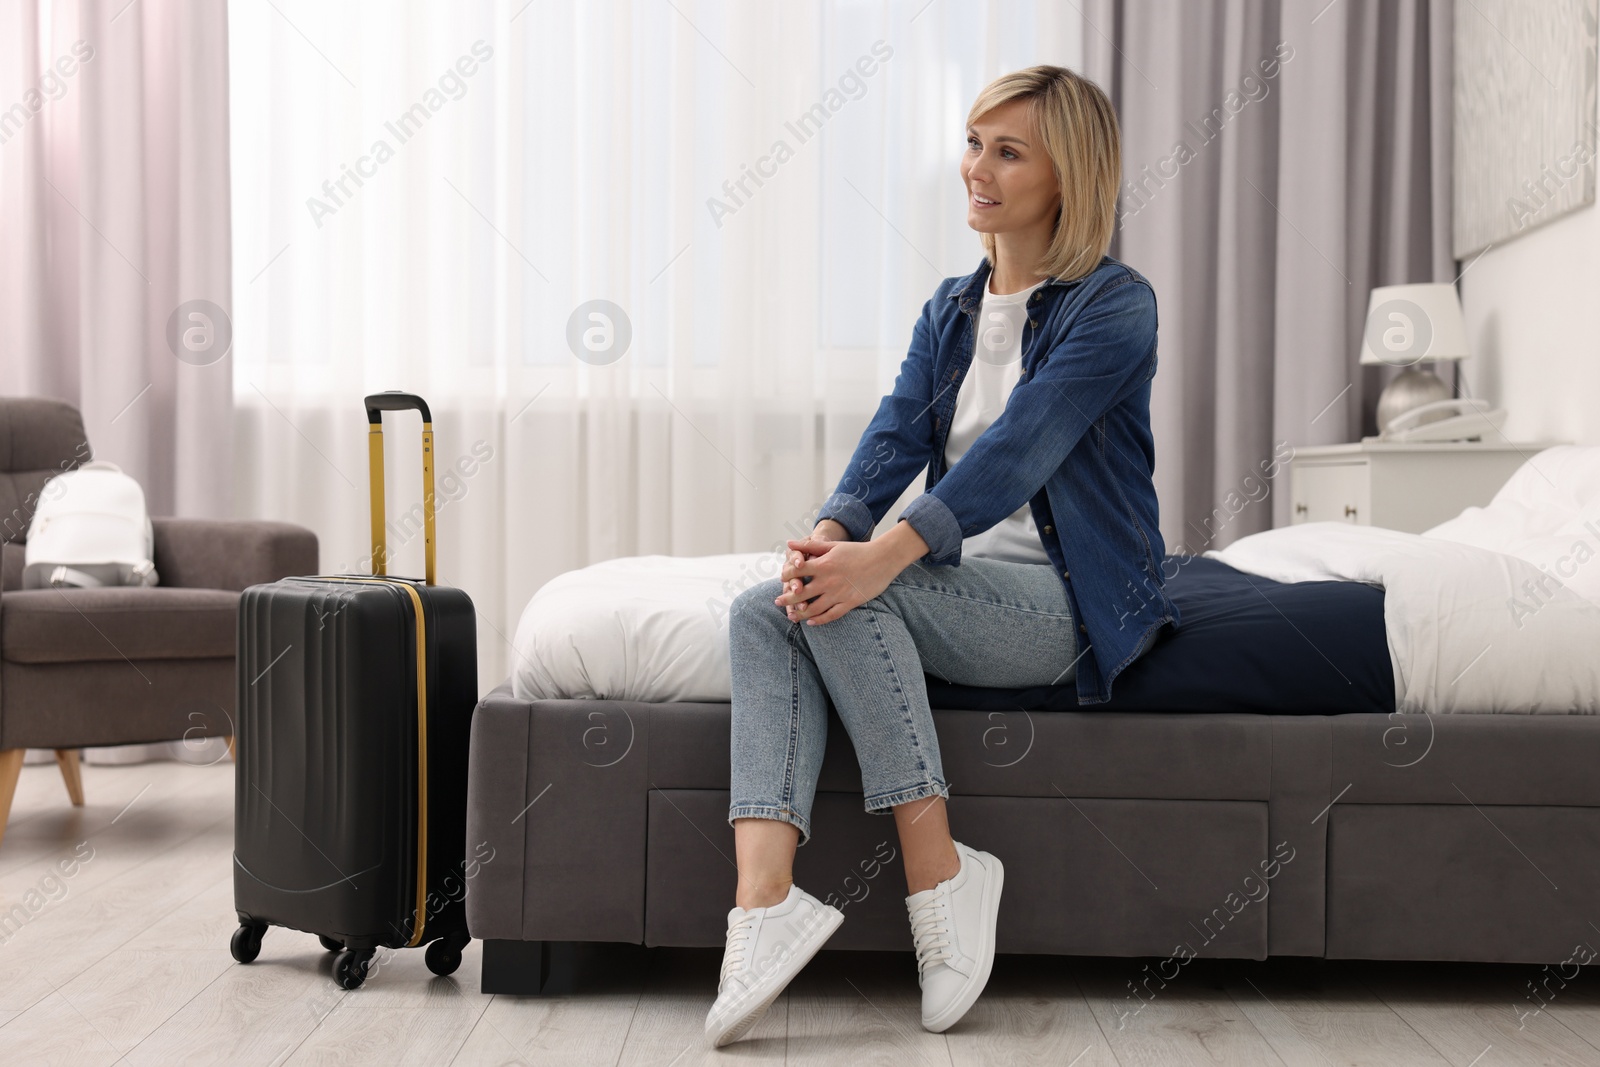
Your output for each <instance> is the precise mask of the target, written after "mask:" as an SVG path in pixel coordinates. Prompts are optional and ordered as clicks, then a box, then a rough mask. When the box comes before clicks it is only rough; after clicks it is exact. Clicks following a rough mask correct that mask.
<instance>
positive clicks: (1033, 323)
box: [1028, 319, 1039, 329]
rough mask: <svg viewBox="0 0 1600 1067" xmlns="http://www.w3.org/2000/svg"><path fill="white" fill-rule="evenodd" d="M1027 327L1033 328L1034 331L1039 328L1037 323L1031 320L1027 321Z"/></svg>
mask: <svg viewBox="0 0 1600 1067" xmlns="http://www.w3.org/2000/svg"><path fill="white" fill-rule="evenodd" d="M1028 325H1029V326H1032V327H1034V328H1035V329H1037V328H1038V326H1039V324H1038V323H1037V322H1034V321H1033V320H1032V319H1029V320H1028Z"/></svg>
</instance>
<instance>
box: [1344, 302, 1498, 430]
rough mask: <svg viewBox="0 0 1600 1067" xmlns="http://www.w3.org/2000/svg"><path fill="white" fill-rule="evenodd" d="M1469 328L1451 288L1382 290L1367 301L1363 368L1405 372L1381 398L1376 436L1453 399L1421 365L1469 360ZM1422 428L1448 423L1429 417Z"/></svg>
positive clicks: (1438, 414) (1445, 415)
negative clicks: (1414, 412) (1392, 423)
mask: <svg viewBox="0 0 1600 1067" xmlns="http://www.w3.org/2000/svg"><path fill="white" fill-rule="evenodd" d="M1470 354H1471V353H1469V352H1468V351H1467V326H1466V323H1465V322H1464V321H1463V320H1462V317H1461V298H1460V297H1459V296H1458V295H1457V294H1456V287H1455V286H1454V285H1453V284H1451V283H1448V282H1440V283H1437V284H1434V283H1429V284H1422V285H1381V286H1378V287H1377V288H1375V289H1373V290H1372V295H1371V296H1370V297H1369V298H1368V300H1367V325H1366V329H1365V330H1363V331H1362V336H1361V363H1362V365H1364V366H1366V365H1371V364H1375V363H1376V364H1387V365H1389V366H1391V367H1405V368H1406V370H1405V371H1403V372H1402V373H1400V374H1398V375H1396V376H1395V378H1394V380H1393V381H1391V382H1390V383H1389V384H1388V385H1386V386H1384V389H1383V392H1382V393H1381V394H1379V396H1378V432H1379V433H1382V432H1383V428H1384V427H1385V426H1387V425H1389V422H1390V420H1392V419H1394V418H1395V417H1396V416H1397V415H1403V414H1405V413H1406V412H1407V411H1410V410H1412V409H1413V408H1417V407H1421V406H1422V405H1423V404H1427V403H1431V402H1433V401H1435V400H1448V399H1450V393H1451V389H1450V387H1449V386H1447V385H1445V383H1444V382H1443V381H1441V380H1440V378H1439V376H1438V375H1436V374H1434V373H1433V371H1432V370H1431V369H1428V368H1423V367H1418V366H1417V364H1418V363H1424V362H1433V361H1436V360H1441V359H1466V358H1467V356H1468V355H1470ZM1429 415H1430V416H1431V417H1428V416H1423V417H1421V418H1420V422H1423V423H1426V422H1432V421H1434V420H1436V419H1443V418H1448V417H1449V413H1448V412H1444V411H1440V412H1430V413H1429Z"/></svg>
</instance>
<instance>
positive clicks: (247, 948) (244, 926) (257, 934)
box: [228, 923, 267, 963]
mask: <svg viewBox="0 0 1600 1067" xmlns="http://www.w3.org/2000/svg"><path fill="white" fill-rule="evenodd" d="M266 932H267V926H266V924H265V923H241V924H240V926H239V929H237V930H235V931H234V932H233V941H232V942H231V943H230V944H229V946H228V947H229V948H231V949H232V950H233V958H234V959H236V960H238V961H239V962H240V963H250V962H253V961H254V960H255V958H256V957H257V956H259V955H261V938H262V936H263V935H264V934H266Z"/></svg>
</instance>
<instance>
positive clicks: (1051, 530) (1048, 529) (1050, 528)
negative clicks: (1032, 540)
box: [1044, 524, 1056, 533]
mask: <svg viewBox="0 0 1600 1067" xmlns="http://www.w3.org/2000/svg"><path fill="white" fill-rule="evenodd" d="M1055 531H1056V528H1055V527H1054V526H1050V525H1048V524H1046V525H1045V528H1044V532H1045V533H1055Z"/></svg>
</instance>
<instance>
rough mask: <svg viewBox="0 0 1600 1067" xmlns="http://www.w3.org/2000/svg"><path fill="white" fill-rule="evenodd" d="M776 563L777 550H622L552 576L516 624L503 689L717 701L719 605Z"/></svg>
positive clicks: (724, 607)
mask: <svg viewBox="0 0 1600 1067" xmlns="http://www.w3.org/2000/svg"><path fill="white" fill-rule="evenodd" d="M782 566H783V552H781V551H776V552H735V553H729V554H726V555H720V556H688V557H684V556H625V557H623V558H621V559H611V560H606V561H605V562H603V563H595V564H591V565H590V566H587V567H583V568H580V569H578V570H575V571H568V572H567V573H566V574H562V575H559V576H557V577H555V578H552V579H551V580H550V581H548V582H546V583H545V584H544V586H543V587H542V588H541V589H540V590H539V591H538V592H537V593H535V594H533V599H532V600H530V601H528V606H527V607H526V608H524V609H523V612H522V618H521V620H520V621H519V622H518V623H517V634H516V637H515V638H514V639H513V640H512V644H513V645H514V646H515V651H516V656H515V662H514V665H513V670H512V676H511V691H512V693H513V694H514V695H515V696H516V697H518V698H519V699H522V700H538V699H541V698H555V697H561V698H571V699H598V700H641V701H654V702H660V703H668V702H672V701H679V700H689V701H695V700H703V701H710V702H715V703H727V702H728V700H729V699H730V698H731V696H732V672H731V669H730V667H729V663H728V609H729V607H731V606H732V604H733V598H734V597H736V596H738V595H739V594H740V593H741V592H743V591H744V590H745V589H748V588H749V587H750V586H752V585H755V584H757V583H758V582H762V581H765V580H766V579H768V578H776V577H777V576H778V571H779V569H780V568H781V567H782ZM772 610H773V611H778V610H779V608H778V606H777V605H776V604H774V605H772Z"/></svg>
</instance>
